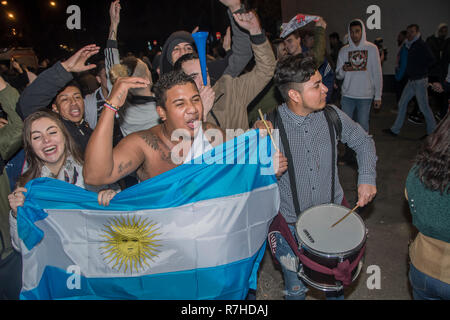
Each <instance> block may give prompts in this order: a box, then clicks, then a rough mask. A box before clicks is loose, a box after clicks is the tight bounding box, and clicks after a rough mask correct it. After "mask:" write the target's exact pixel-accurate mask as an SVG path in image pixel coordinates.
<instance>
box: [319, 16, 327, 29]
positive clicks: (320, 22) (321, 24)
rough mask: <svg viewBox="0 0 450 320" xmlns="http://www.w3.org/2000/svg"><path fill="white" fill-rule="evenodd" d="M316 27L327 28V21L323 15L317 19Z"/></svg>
mask: <svg viewBox="0 0 450 320" xmlns="http://www.w3.org/2000/svg"><path fill="white" fill-rule="evenodd" d="M316 27H322V28H324V29H326V28H327V23H326V22H325V20H324V19H323V18H322V17H319V20H317V21H316Z"/></svg>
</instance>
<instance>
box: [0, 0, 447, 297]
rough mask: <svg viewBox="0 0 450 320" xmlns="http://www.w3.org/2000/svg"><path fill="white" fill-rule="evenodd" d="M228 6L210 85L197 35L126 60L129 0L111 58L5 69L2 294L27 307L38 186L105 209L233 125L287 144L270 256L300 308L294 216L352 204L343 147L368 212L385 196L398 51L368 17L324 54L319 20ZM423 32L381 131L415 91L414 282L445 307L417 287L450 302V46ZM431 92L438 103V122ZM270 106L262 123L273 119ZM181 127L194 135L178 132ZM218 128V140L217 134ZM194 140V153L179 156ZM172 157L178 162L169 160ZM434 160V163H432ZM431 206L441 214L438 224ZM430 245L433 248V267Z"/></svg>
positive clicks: (333, 38) (235, 1) (1, 89)
mask: <svg viewBox="0 0 450 320" xmlns="http://www.w3.org/2000/svg"><path fill="white" fill-rule="evenodd" d="M219 1H220V2H221V3H222V4H223V5H224V6H225V7H226V10H227V13H228V17H229V20H230V28H229V29H228V30H227V33H226V35H225V36H224V38H223V41H222V43H221V45H222V47H220V48H218V47H214V48H209V49H210V50H209V51H208V52H207V53H208V54H207V74H206V79H203V75H202V69H201V64H200V58H199V54H201V53H200V52H197V49H196V46H195V42H194V39H193V36H192V33H191V32H190V31H184V30H180V31H177V32H174V33H173V34H171V35H170V36H169V37H168V39H167V40H166V41H165V43H164V46H163V47H162V51H161V52H157V53H155V55H154V56H153V57H141V58H137V57H136V56H134V55H133V54H127V55H126V56H123V57H121V56H120V52H119V48H118V38H117V35H118V28H119V25H120V11H121V7H120V0H115V1H114V2H112V3H111V6H110V10H109V15H110V28H109V33H108V35H107V41H106V47H105V49H104V56H105V59H104V61H97V62H96V63H95V64H88V63H87V61H88V60H89V59H95V57H96V55H97V54H98V53H99V52H100V47H99V46H98V45H96V44H91V45H87V46H84V47H83V48H81V49H79V50H78V51H76V53H75V54H73V55H72V56H70V57H68V58H67V59H65V60H63V61H58V62H56V63H54V64H53V65H49V62H48V60H43V62H42V64H41V65H40V68H39V69H38V70H29V69H27V68H26V67H25V66H21V65H20V64H18V63H17V62H15V61H11V64H10V65H11V67H10V69H5V68H4V69H5V70H1V71H2V73H1V76H0V104H1V107H2V113H1V114H0V133H1V134H0V155H1V158H0V164H1V171H0V204H1V207H0V236H1V247H0V249H1V256H0V261H1V262H0V282H1V283H2V285H1V286H0V298H3V299H17V298H18V296H19V292H20V289H21V272H22V266H21V254H20V243H19V239H18V235H17V220H16V218H17V214H18V207H20V206H23V204H24V202H25V201H26V192H27V190H26V188H25V186H26V184H27V182H29V181H30V180H32V179H35V178H39V177H47V178H54V179H58V180H62V181H65V182H68V183H71V184H74V185H77V186H79V187H82V188H85V189H88V190H90V191H94V192H97V193H98V203H99V204H101V205H104V206H108V204H109V202H110V201H111V200H112V199H113V198H114V196H115V195H116V194H117V193H118V192H120V191H121V190H124V189H126V188H129V187H130V186H133V185H135V184H137V183H139V182H142V181H145V180H147V179H151V178H152V177H155V176H157V175H160V174H161V173H163V172H166V171H168V170H171V169H173V168H175V167H176V166H178V165H180V164H181V163H185V162H187V161H189V160H190V159H192V158H194V157H196V156H197V155H198V152H202V151H205V150H208V149H211V148H213V147H215V146H216V145H218V143H219V142H223V141H225V140H226V137H225V130H227V129H234V130H242V132H244V131H246V130H248V129H250V128H259V129H266V125H268V126H269V127H270V128H271V129H274V128H275V129H279V130H280V135H281V136H282V143H281V144H280V148H279V149H280V150H279V152H277V153H275V155H274V160H275V161H276V162H277V163H278V164H279V165H278V168H277V170H276V172H275V175H276V177H277V179H278V185H279V189H280V196H281V206H280V210H279V214H278V216H277V217H276V218H275V220H276V222H277V223H278V224H284V225H286V224H287V226H288V228H286V230H289V231H288V232H284V231H282V230H281V229H280V230H275V233H274V234H275V239H274V242H273V243H274V248H273V250H272V252H273V253H274V254H273V258H274V259H275V260H276V261H277V263H279V265H280V266H281V270H282V274H283V279H284V282H285V289H286V291H285V297H286V299H297V300H302V299H305V297H306V292H307V291H308V288H307V285H306V284H305V283H304V282H303V281H302V280H301V279H300V278H299V277H298V275H297V272H298V270H299V267H300V266H299V264H300V263H299V259H298V257H297V256H296V253H295V251H296V250H295V249H294V248H292V247H291V246H290V243H298V241H297V235H296V232H295V222H296V221H297V219H298V216H299V214H301V213H302V212H304V211H305V210H307V209H309V208H311V207H314V206H317V205H320V204H324V203H335V204H339V205H344V206H347V207H348V206H349V204H348V203H347V201H346V199H345V195H344V191H343V188H342V186H341V183H340V181H339V177H338V174H337V163H338V161H337V160H338V154H337V152H336V151H337V145H338V142H342V143H343V144H345V145H346V146H347V151H346V154H350V156H347V157H344V158H343V159H344V160H345V161H355V160H354V159H355V158H353V160H352V159H351V155H353V157H356V161H357V165H358V200H357V205H358V206H359V207H364V206H366V205H367V204H368V203H370V202H371V201H372V200H373V199H374V198H375V196H376V194H377V187H376V162H377V155H376V149H375V143H374V140H373V138H372V136H371V135H370V134H369V132H370V112H371V108H372V107H373V108H374V109H379V108H381V105H382V92H383V75H382V63H383V62H384V61H385V60H386V59H387V51H386V50H385V49H384V48H383V46H382V39H381V41H380V39H377V40H376V41H375V42H376V43H372V42H369V41H368V40H367V39H366V31H365V26H364V22H362V21H361V20H360V19H354V20H352V21H349V22H348V34H347V35H346V39H347V40H346V41H345V40H344V41H341V40H340V37H339V34H337V33H336V32H333V33H331V34H330V35H329V47H330V50H329V51H328V50H327V41H326V36H325V35H326V28H327V24H326V21H325V20H324V19H323V18H322V17H317V19H315V20H314V22H313V26H312V27H309V28H303V25H301V24H300V23H297V24H294V28H293V30H292V31H291V32H289V33H287V34H286V32H281V33H280V37H279V38H276V39H269V38H268V37H267V36H266V34H265V32H264V29H263V26H261V23H260V20H259V19H258V17H257V14H256V13H255V11H252V10H247V9H248V8H245V7H244V6H243V4H242V3H241V1H240V0H219ZM419 30H420V29H419V26H418V25H416V24H412V25H410V26H408V27H407V29H406V31H405V32H403V31H402V32H401V33H400V34H399V38H398V45H399V51H398V54H397V68H396V75H395V79H396V83H397V84H398V115H397V119H396V121H395V123H394V124H393V126H392V127H391V128H389V129H386V130H384V131H385V132H386V133H387V134H390V135H392V136H397V135H398V134H399V132H400V129H401V127H402V125H403V121H404V120H405V118H406V113H407V109H408V103H409V102H410V100H411V99H412V98H413V97H414V96H415V97H416V99H417V105H418V107H419V108H420V110H421V112H422V113H423V115H424V119H425V121H426V125H427V135H428V138H427V140H426V148H425V149H424V150H425V151H423V152H422V153H421V154H420V155H419V158H418V161H417V164H416V165H415V167H414V168H413V169H414V171H412V172H413V173H414V174H412V173H411V174H410V175H409V176H408V183H407V191H408V199H409V202H410V206H411V211H412V213H413V216H414V221H413V222H414V223H415V224H416V222H417V226H418V229H419V230H420V232H421V233H420V234H419V236H418V238H417V239H416V241H415V242H414V247H413V248H412V249H411V256H412V265H411V275H410V277H411V283H412V285H413V287H414V289H415V290H414V297H415V298H437V297H439V295H436V294H434V295H433V294H432V293H430V292H427V293H424V292H422V291H423V290H422V291H420V290H419V289H418V286H419V285H418V282H419V280H420V281H424V280H423V277H428V278H433V279H434V280H437V281H438V282H439V284H440V285H441V286H443V287H445V286H446V288H447V289H446V290H447V291H446V292H447V295H446V296H444V295H441V296H440V297H442V298H447V299H449V298H450V296H449V295H448V292H449V287H450V270H448V266H449V265H450V263H449V259H450V256H448V255H446V254H445V253H442V252H450V250H449V248H450V244H449V242H450V239H449V238H448V229H445V226H447V227H449V224H448V222H449V219H448V212H449V207H450V203H449V194H450V190H449V186H450V180H449V176H448V175H449V173H450V168H449V163H450V161H449V160H450V159H449V158H450V153H449V152H450V148H449V144H450V139H449V137H448V133H449V123H450V120H449V116H448V93H449V88H450V87H449V83H450V66H449V56H450V41H449V39H448V38H447V30H448V28H447V25H445V24H443V25H440V27H439V29H438V31H437V33H436V35H434V36H432V37H430V38H429V39H428V40H427V41H426V42H425V41H423V40H422V39H421V35H420V32H419ZM285 31H286V29H285ZM213 49H214V50H213ZM91 80H95V81H91ZM80 83H83V84H82V85H81V84H80ZM428 89H430V90H431V92H433V95H436V96H437V97H438V100H437V101H438V102H439V103H440V105H439V113H438V117H437V118H435V115H434V113H433V112H432V109H431V108H430V104H429V102H428ZM259 110H261V111H262V112H263V113H264V114H266V118H265V119H264V121H263V120H262V119H260V118H259ZM330 117H331V118H332V119H334V120H333V121H332V123H331V122H330V120H329V118H330ZM436 119H437V121H436ZM439 121H440V122H441V123H440V124H439V125H438V127H437V122H439ZM436 127H437V128H436ZM179 129H182V130H183V132H185V134H186V137H185V138H187V139H181V138H180V139H177V140H174V139H172V134H173V133H174V132H175V131H176V130H179ZM211 129H213V130H215V131H214V132H219V133H220V134H221V135H222V138H221V139H217V137H211V136H210V135H209V134H208V132H210V130H211ZM333 129H334V130H333ZM283 136H284V137H285V138H284V139H283ZM186 141H187V143H188V145H187V146H186V148H179V144H180V143H186ZM196 141H200V145H202V146H203V148H200V149H199V150H200V151H199V150H198V149H196V150H195V151H192V150H191V145H193V144H195V143H196ZM174 150H177V152H175V151H174ZM185 150H187V151H186V152H185ZM175 153H177V154H176V156H177V157H179V158H180V159H181V162H175V161H174V154H175ZM429 158H432V159H433V168H430V167H429V166H428V165H427V164H428V162H427V161H428V159H429ZM416 172H417V174H415V173H416ZM424 190H425V191H424ZM428 193H429V194H430V197H432V199H433V201H432V202H433V204H435V206H432V205H430V210H424V209H422V208H421V209H420V210H419V209H418V210H417V211H416V210H415V209H414V208H415V207H414V206H415V204H414V202H416V203H417V202H421V201H422V202H424V203H430V202H429V200H427V199H426V198H425V196H426V195H427V194H428ZM436 207H439V208H438V210H437V211H436V210H435V209H436ZM431 211H433V213H434V215H435V216H436V218H434V216H433V217H431V216H429V214H430V212H431ZM19 214H20V211H19ZM292 239H293V240H294V242H293V241H292ZM431 247H432V248H433V250H434V251H433V252H435V254H434V255H433V256H432V257H431V258H430V257H429V255H428V252H429V251H427V250H431V249H430V248H431ZM427 248H428V249H427ZM441 249H442V250H441ZM439 250H440V251H439ZM436 252H439V254H438V253H436ZM427 259H432V261H433V264H432V265H430V264H428V263H427V261H428V260H427ZM443 266H447V267H445V268H446V269H444V267H443ZM441 267H442V268H441ZM440 268H441V269H440ZM436 270H440V271H439V272H437V271H436ZM428 278H427V279H428ZM441 292H444V291H441ZM252 294H253V297H254V293H252V292H251V293H250V294H249V298H251V296H252ZM326 297H327V298H329V299H343V298H344V296H343V292H342V291H339V292H327V293H326Z"/></svg>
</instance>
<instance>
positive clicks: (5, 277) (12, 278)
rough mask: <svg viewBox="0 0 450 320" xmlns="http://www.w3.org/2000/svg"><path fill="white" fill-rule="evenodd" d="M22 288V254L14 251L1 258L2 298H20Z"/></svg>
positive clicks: (0, 296)
mask: <svg viewBox="0 0 450 320" xmlns="http://www.w3.org/2000/svg"><path fill="white" fill-rule="evenodd" d="M21 289H22V255H21V254H20V253H18V252H17V251H13V252H12V253H11V254H10V255H9V256H8V257H6V258H5V259H4V260H0V300H19V294H20V290H21Z"/></svg>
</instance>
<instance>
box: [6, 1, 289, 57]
mask: <svg viewBox="0 0 450 320" xmlns="http://www.w3.org/2000/svg"><path fill="white" fill-rule="evenodd" d="M49 2H50V1H46V0H33V1H30V0H28V1H25V0H9V1H8V6H6V7H5V6H0V14H1V15H2V19H0V30H1V35H0V41H1V43H0V47H8V46H11V45H20V46H32V47H34V49H35V51H36V53H37V55H38V56H39V58H42V57H44V56H47V57H50V58H54V59H59V58H60V57H62V56H67V52H64V51H63V50H62V49H60V48H59V45H60V44H64V45H67V46H68V47H69V48H74V49H78V48H80V47H82V46H83V45H85V44H89V43H96V44H97V45H99V46H101V47H102V48H103V47H104V46H105V43H106V39H107V36H108V29H109V4H110V3H111V1H110V0H95V1H94V0H55V2H56V3H57V6H56V7H51V6H50V5H49ZM246 3H247V6H250V7H252V8H257V10H258V13H259V14H260V16H261V19H262V20H263V23H264V22H267V23H266V25H264V27H265V28H266V30H268V31H270V30H269V29H270V28H274V26H275V25H276V22H277V20H280V19H281V12H280V9H279V7H280V5H279V0H259V1H258V0H254V1H246ZM274 3H276V5H274ZM73 4H76V5H78V6H79V7H80V9H81V28H82V29H81V30H68V29H67V27H66V21H67V19H68V17H69V16H70V15H69V14H67V13H66V9H67V7H68V6H70V5H73ZM121 6H122V10H121V22H120V25H119V32H118V40H119V49H120V50H121V51H123V52H128V51H132V52H134V53H136V54H139V52H144V50H145V49H146V44H147V41H151V42H152V41H153V40H157V41H158V42H159V45H161V46H162V44H163V43H164V40H165V39H166V38H167V37H168V36H169V35H170V34H171V33H172V32H174V31H177V30H186V31H189V32H190V31H192V30H193V29H194V27H195V26H199V27H200V30H202V31H209V32H210V33H212V34H213V35H215V33H216V32H217V31H219V32H221V33H222V34H224V32H225V30H226V27H227V26H228V24H229V22H228V17H227V14H226V8H225V6H223V5H222V4H221V3H220V2H219V1H218V0H191V1H179V0H178V1H175V0H147V1H143V0H142V1H140V0H122V1H121ZM274 6H275V7H276V8H277V9H278V10H275V11H276V13H275V14H274V13H273V12H274V10H273V7H274ZM6 11H12V12H14V14H15V15H16V18H15V21H11V20H10V19H4V17H6ZM267 12H270V15H269V14H268V13H267ZM12 28H15V29H16V32H17V34H16V35H15V36H12V33H11V30H12Z"/></svg>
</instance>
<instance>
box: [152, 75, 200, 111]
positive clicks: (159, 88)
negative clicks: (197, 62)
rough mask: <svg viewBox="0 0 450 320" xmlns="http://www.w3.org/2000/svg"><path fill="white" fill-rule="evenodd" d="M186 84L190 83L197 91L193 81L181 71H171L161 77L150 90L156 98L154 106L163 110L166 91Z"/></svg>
mask: <svg viewBox="0 0 450 320" xmlns="http://www.w3.org/2000/svg"><path fill="white" fill-rule="evenodd" d="M187 83H192V84H193V85H194V87H195V88H196V89H197V85H196V84H195V81H194V79H192V77H191V76H188V75H187V74H185V73H184V72H183V71H171V72H168V73H164V74H163V75H161V78H160V79H159V80H158V82H156V83H155V85H154V86H153V88H152V91H153V93H154V94H155V98H156V105H157V106H160V107H163V108H165V107H166V99H167V96H166V92H167V90H169V89H171V88H173V87H174V86H176V85H183V84H187Z"/></svg>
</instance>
